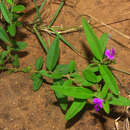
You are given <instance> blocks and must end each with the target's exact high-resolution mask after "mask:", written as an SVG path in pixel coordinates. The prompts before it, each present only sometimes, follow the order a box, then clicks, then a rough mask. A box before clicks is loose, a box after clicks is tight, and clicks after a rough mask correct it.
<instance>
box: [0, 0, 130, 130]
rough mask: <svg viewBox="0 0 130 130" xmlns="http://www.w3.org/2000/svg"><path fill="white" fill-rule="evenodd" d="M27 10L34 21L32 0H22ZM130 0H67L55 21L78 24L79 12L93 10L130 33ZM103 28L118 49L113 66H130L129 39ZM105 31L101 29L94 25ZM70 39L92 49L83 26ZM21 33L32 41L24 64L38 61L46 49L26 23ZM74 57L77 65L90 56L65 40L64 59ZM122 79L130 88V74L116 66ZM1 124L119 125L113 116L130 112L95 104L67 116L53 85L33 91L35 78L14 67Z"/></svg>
mask: <svg viewBox="0 0 130 130" xmlns="http://www.w3.org/2000/svg"><path fill="white" fill-rule="evenodd" d="M57 2H58V1H57V0H51V1H49V0H48V2H47V4H46V7H45V8H44V12H43V13H44V19H43V22H44V24H47V23H48V22H49V21H50V20H51V19H52V16H53V15H54V13H55V10H56V9H57V7H58V4H56V3H57ZM23 3H24V4H25V5H26V7H27V10H26V12H25V14H26V15H25V16H24V17H23V18H22V20H23V21H24V22H25V21H29V22H30V21H31V20H32V15H33V14H34V13H35V10H34V6H33V4H32V1H30V0H26V1H23ZM129 13H130V1H129V0H108V1H106V0H66V5H65V6H64V7H63V9H62V11H61V13H60V15H59V16H58V18H57V20H56V22H55V25H58V26H63V27H64V26H65V27H66V26H67V27H68V26H73V25H80V24H81V22H80V21H81V19H80V16H82V15H86V14H91V15H92V16H94V17H96V18H97V19H99V21H103V22H104V23H106V24H107V23H114V22H116V21H122V20H124V19H127V20H125V21H123V22H118V23H115V24H111V26H112V27H114V28H116V29H118V30H119V31H121V32H123V33H125V34H127V35H130V20H129V19H130V15H129ZM100 29H101V30H102V31H104V32H107V33H110V34H111V35H112V38H113V40H109V42H108V48H112V47H114V48H115V49H116V63H117V64H116V65H114V67H117V68H120V69H123V70H125V71H129V72H130V61H129V58H130V41H129V40H128V39H125V38H123V37H122V36H120V35H118V34H117V33H115V32H113V31H111V30H109V29H107V28H106V27H102V28H100ZM95 31H96V33H97V34H98V35H99V36H100V35H101V32H100V31H97V30H95ZM64 37H65V39H66V40H68V41H69V42H70V43H71V44H72V45H74V46H75V47H76V48H77V49H78V50H80V52H82V54H84V55H86V54H87V53H88V52H87V51H88V49H87V42H86V39H85V36H84V33H83V32H75V33H70V34H65V35H64ZM43 38H44V39H45V40H46V41H47V35H46V34H45V33H43ZM17 39H19V40H20V39H21V40H24V41H26V42H27V43H28V47H27V48H26V49H25V50H24V51H23V53H24V54H26V55H25V56H22V57H21V58H20V62H21V67H23V66H26V65H34V63H35V60H36V58H37V57H38V56H43V57H44V58H45V54H44V52H43V50H42V48H41V46H40V44H39V42H38V40H37V39H36V37H35V36H34V34H32V33H31V32H29V31H27V30H26V29H24V28H21V29H19V32H18V34H17ZM71 59H74V60H75V61H76V63H77V68H78V69H83V68H85V67H86V66H87V61H86V60H85V59H82V58H81V57H79V56H78V55H77V54H75V53H74V52H73V51H72V50H71V49H70V48H68V47H66V46H65V45H64V44H63V43H61V56H60V63H68V62H69V61H70V60H71ZM113 72H114V74H115V75H116V76H118V78H119V79H120V81H121V82H122V84H123V85H124V86H125V87H126V88H128V89H130V88H129V87H130V77H128V75H125V74H123V73H119V72H116V71H113ZM120 93H121V95H124V96H126V97H128V94H127V93H126V92H125V91H124V89H122V88H121V87H120ZM0 99H1V101H0V130H65V129H68V130H115V124H114V120H115V119H116V118H118V117H119V116H121V115H122V113H124V112H125V109H124V108H123V107H118V108H117V107H114V108H113V109H112V110H111V114H110V115H109V116H108V115H105V114H104V113H97V112H95V111H94V110H93V109H92V108H93V106H92V107H91V105H90V106H86V108H85V109H84V110H83V111H82V112H81V113H79V114H78V116H76V117H75V118H74V119H72V120H71V121H69V122H67V121H65V119H64V114H63V113H62V112H61V110H60V108H59V107H58V106H57V105H55V102H56V98H55V95H54V93H53V92H52V90H51V89H50V88H49V86H48V85H46V84H43V85H42V88H41V89H40V90H39V91H38V92H33V91H32V81H31V80H30V75H29V74H24V73H14V74H10V75H9V74H8V73H7V72H2V73H1V74H0ZM118 123H119V124H118V127H119V130H125V119H122V120H120V121H119V122H118Z"/></svg>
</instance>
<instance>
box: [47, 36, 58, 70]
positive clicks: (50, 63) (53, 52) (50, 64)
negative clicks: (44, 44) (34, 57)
mask: <svg viewBox="0 0 130 130" xmlns="http://www.w3.org/2000/svg"><path fill="white" fill-rule="evenodd" d="M58 59H59V38H58V37H55V39H54V40H53V42H52V44H51V46H50V48H49V50H48V53H47V57H46V67H47V69H48V70H49V71H52V70H53V69H54V68H55V66H56V64H57V61H58Z"/></svg>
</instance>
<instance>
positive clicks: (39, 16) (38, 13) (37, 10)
mask: <svg viewBox="0 0 130 130" xmlns="http://www.w3.org/2000/svg"><path fill="white" fill-rule="evenodd" d="M33 3H34V5H35V8H36V13H37V16H38V18H39V20H40V23H41V22H42V19H41V15H40V11H39V8H38V6H37V4H36V0H33Z"/></svg>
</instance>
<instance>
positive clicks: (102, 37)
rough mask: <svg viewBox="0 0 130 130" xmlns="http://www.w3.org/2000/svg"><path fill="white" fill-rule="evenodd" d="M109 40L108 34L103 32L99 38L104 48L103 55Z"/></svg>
mask: <svg viewBox="0 0 130 130" xmlns="http://www.w3.org/2000/svg"><path fill="white" fill-rule="evenodd" d="M107 42H108V34H107V33H103V34H102V36H101V37H100V39H99V43H100V46H101V49H102V56H103V55H104V51H105V48H106V45H107Z"/></svg>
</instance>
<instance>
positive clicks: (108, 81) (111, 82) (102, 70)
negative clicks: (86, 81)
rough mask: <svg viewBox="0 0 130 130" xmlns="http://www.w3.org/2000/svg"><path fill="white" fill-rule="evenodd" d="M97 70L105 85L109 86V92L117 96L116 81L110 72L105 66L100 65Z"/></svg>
mask: <svg viewBox="0 0 130 130" xmlns="http://www.w3.org/2000/svg"><path fill="white" fill-rule="evenodd" d="M99 70H100V73H101V76H102V78H103V79H104V81H105V83H106V84H109V88H110V90H111V91H112V92H113V93H114V94H116V95H119V90H118V86H117V84H116V80H115V78H114V76H113V75H112V72H111V71H110V70H109V69H108V67H107V66H106V65H100V66H99Z"/></svg>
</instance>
